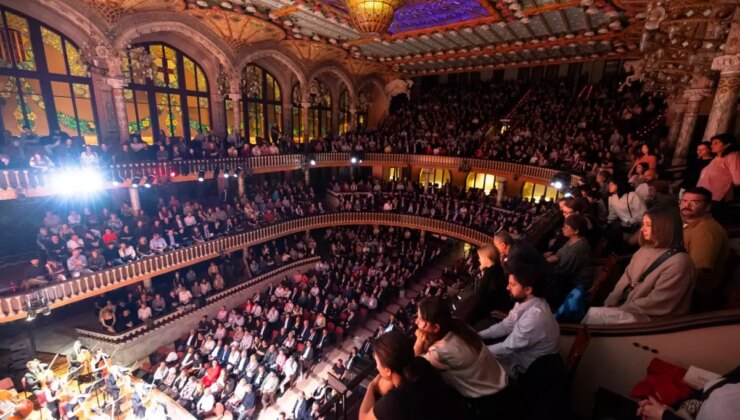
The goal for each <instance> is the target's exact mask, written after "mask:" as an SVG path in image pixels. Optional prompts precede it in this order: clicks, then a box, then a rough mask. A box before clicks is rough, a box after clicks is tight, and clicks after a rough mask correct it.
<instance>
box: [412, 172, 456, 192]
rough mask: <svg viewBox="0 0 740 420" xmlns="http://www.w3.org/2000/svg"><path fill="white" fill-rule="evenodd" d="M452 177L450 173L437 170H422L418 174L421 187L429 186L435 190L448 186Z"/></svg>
mask: <svg viewBox="0 0 740 420" xmlns="http://www.w3.org/2000/svg"><path fill="white" fill-rule="evenodd" d="M450 179H452V176H451V175H450V171H448V170H446V169H439V168H434V169H433V168H423V169H422V170H421V172H419V183H420V184H421V185H427V184H431V185H432V186H433V187H435V188H442V187H444V186H445V185H446V184H449V182H450Z"/></svg>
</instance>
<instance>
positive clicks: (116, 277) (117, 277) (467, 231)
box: [0, 212, 491, 323]
mask: <svg viewBox="0 0 740 420" xmlns="http://www.w3.org/2000/svg"><path fill="white" fill-rule="evenodd" d="M360 224H377V225H387V226H397V227H408V228H411V229H423V230H426V231H428V232H434V233H438V234H441V235H445V236H450V237H454V238H457V239H460V240H462V241H465V242H469V243H472V244H475V245H480V244H483V243H489V242H490V241H491V237H490V236H488V235H486V234H484V233H481V232H478V231H476V230H474V229H471V228H468V227H465V226H462V225H457V224H454V223H450V222H445V221H443V220H436V219H429V218H426V217H420V216H411V215H404V214H386V213H372V212H357V213H331V214H322V215H318V216H310V217H304V218H300V219H294V220H287V221H284V222H280V223H276V224H274V225H272V226H268V227H264V228H260V229H256V230H253V231H249V232H244V233H239V234H235V235H231V236H227V237H223V238H220V239H216V240H213V241H210V242H205V243H201V244H197V245H193V246H189V247H186V248H181V249H178V250H175V251H171V252H167V253H165V254H162V255H157V256H154V257H150V258H145V259H142V260H139V261H135V262H132V263H129V264H125V265H121V266H118V267H113V268H109V269H107V270H103V271H99V272H96V273H93V274H90V275H86V276H81V277H77V278H73V279H70V280H66V281H63V282H55V283H51V284H49V285H48V286H46V287H43V288H40V289H37V290H34V291H32V292H28V293H20V294H15V295H12V296H7V297H2V298H0V323H5V322H11V321H15V320H18V319H22V318H25V317H26V315H27V314H26V310H25V309H26V304H27V303H28V302H31V301H39V300H40V299H48V302H49V306H50V308H51V309H55V308H58V307H61V306H64V305H68V304H70V303H74V302H78V301H81V300H84V299H87V298H89V297H91V296H96V295H98V294H101V293H105V292H108V291H111V290H115V289H118V288H121V287H125V286H128V285H131V284H135V283H137V282H139V281H142V280H144V279H147V278H151V277H154V276H159V275H162V274H166V273H169V272H171V271H174V270H178V269H181V268H182V267H186V266H190V265H192V264H195V263H198V262H201V261H206V260H209V259H212V258H215V257H218V256H219V254H220V253H221V252H222V251H224V252H233V251H236V250H239V249H243V248H245V247H249V246H253V245H257V244H260V243H262V242H266V241H270V240H273V239H277V238H280V237H283V236H286V235H290V234H293V233H298V232H304V231H307V230H312V229H320V228H325V227H330V226H340V225H360Z"/></svg>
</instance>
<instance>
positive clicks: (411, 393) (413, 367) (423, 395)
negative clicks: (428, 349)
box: [359, 330, 469, 420]
mask: <svg viewBox="0 0 740 420" xmlns="http://www.w3.org/2000/svg"><path fill="white" fill-rule="evenodd" d="M411 344H412V343H411V340H409V339H408V338H407V337H406V336H405V335H404V334H403V333H402V332H400V331H399V330H392V331H390V332H388V333H385V334H382V335H381V336H380V337H378V338H377V339H375V340H374V341H373V357H374V358H375V365H376V367H377V369H378V375H377V376H376V377H375V378H374V379H373V380H372V381H371V382H370V385H368V387H367V392H366V393H365V397H364V399H363V401H362V405H361V406H360V413H359V419H360V420H375V419H378V420H389V419H425V420H436V419H439V420H447V419H468V418H469V415H468V411H467V409H466V408H465V406H464V405H463V404H462V401H460V400H459V399H457V398H456V397H455V394H454V392H452V390H451V389H450V388H448V387H447V385H445V383H444V381H443V380H442V378H441V377H440V375H439V373H437V371H436V370H435V369H434V368H433V367H432V366H431V365H430V364H429V362H428V361H426V360H425V359H424V358H422V357H416V356H414V350H413V347H412V345H411Z"/></svg>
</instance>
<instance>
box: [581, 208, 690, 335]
mask: <svg viewBox="0 0 740 420" xmlns="http://www.w3.org/2000/svg"><path fill="white" fill-rule="evenodd" d="M683 246H684V245H683V221H682V220H681V215H680V214H679V212H678V209H677V208H676V207H675V206H655V207H653V208H651V209H650V210H648V211H647V213H645V216H644V217H643V223H642V228H641V229H640V249H639V250H638V251H637V252H635V254H634V255H633V256H632V259H631V260H630V263H629V265H628V266H627V269H625V271H624V274H623V275H622V277H621V278H620V279H619V281H618V282H617V285H616V286H614V290H612V292H611V293H610V294H609V296H608V297H607V298H606V301H605V302H604V307H592V308H591V309H590V310H589V311H588V313H587V314H586V317H585V318H584V319H583V321H582V322H583V323H584V324H619V323H632V322H648V321H652V320H656V319H663V318H670V317H673V316H678V315H683V314H686V313H688V312H689V309H690V308H691V293H692V289H693V287H694V281H695V276H696V274H695V269H694V263H693V262H692V261H691V257H690V256H689V254H687V253H686V251H684V248H683Z"/></svg>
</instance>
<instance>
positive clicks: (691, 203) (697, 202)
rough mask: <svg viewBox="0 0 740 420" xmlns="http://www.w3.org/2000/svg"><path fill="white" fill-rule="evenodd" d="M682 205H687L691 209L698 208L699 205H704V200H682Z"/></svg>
mask: <svg viewBox="0 0 740 420" xmlns="http://www.w3.org/2000/svg"><path fill="white" fill-rule="evenodd" d="M679 203H680V204H687V205H688V206H689V207H696V206H698V205H701V204H704V200H685V199H681V200H679Z"/></svg>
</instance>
